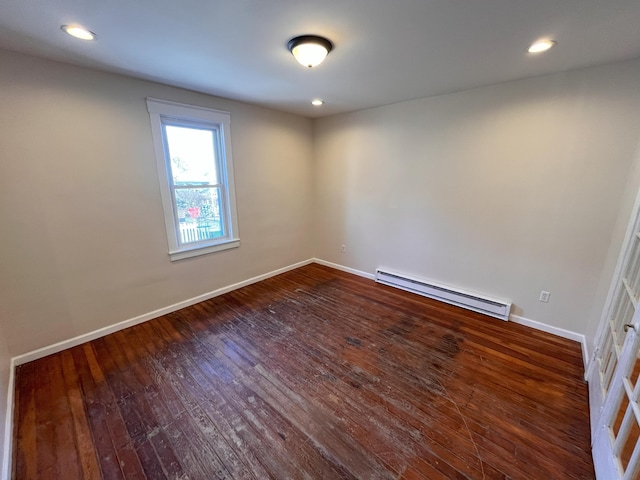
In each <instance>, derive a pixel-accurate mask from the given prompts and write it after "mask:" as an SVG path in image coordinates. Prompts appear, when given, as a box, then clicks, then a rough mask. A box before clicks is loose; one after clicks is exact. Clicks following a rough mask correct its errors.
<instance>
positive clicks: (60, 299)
mask: <svg viewBox="0 0 640 480" xmlns="http://www.w3.org/2000/svg"><path fill="white" fill-rule="evenodd" d="M147 96H150V97H155V98H161V99H167V100H173V101H178V102H183V103H190V104H196V105H202V106H207V107H212V108H217V109H222V110H227V111H230V112H231V135H232V147H233V155H234V158H233V159H234V165H235V177H236V192H237V205H238V217H239V229H240V239H241V246H240V248H238V249H233V250H227V251H224V252H219V253H214V254H210V255H206V256H200V257H196V258H192V259H187V260H183V261H179V262H173V263H172V262H170V261H169V257H168V255H167V240H166V232H165V227H164V217H163V213H162V206H161V201H160V191H159V186H158V177H157V173H156V165H155V157H154V152H153V145H152V140H151V129H150V123H149V115H148V113H147V110H146V103H145V98H146V97H147ZM0 105H1V106H2V107H1V108H0V152H1V156H2V161H1V162H0V195H1V199H2V201H1V202H0V225H2V232H3V235H2V237H3V238H2V249H0V265H2V268H0V292H2V293H1V295H2V301H0V319H3V321H4V327H5V328H4V330H5V334H6V340H7V345H8V348H9V352H10V354H11V355H12V356H15V355H18V354H22V353H25V352H27V351H30V350H33V349H36V348H39V347H42V346H46V345H51V344H53V343H55V342H58V341H60V340H66V339H70V338H72V337H75V336H77V335H80V334H83V333H87V332H90V331H93V330H95V329H98V328H101V327H104V326H108V325H112V324H114V323H116V322H119V321H123V320H127V319H129V318H132V317H135V316H137V315H141V314H144V313H147V312H151V311H153V310H155V309H158V308H162V307H165V306H168V305H171V304H173V303H176V302H179V301H183V300H185V299H189V298H192V297H195V296H197V295H200V294H203V293H206V292H209V291H212V290H215V289H217V288H220V287H223V286H227V285H230V284H233V283H236V282H239V281H242V280H246V279H248V278H251V277H253V276H256V275H259V274H263V273H266V272H269V271H272V270H275V269H277V268H281V267H284V266H288V265H291V264H293V263H296V262H299V261H301V260H306V259H308V258H310V257H311V256H312V253H313V252H312V243H311V236H310V232H311V226H310V222H311V219H310V217H309V211H310V210H311V206H310V205H311V192H310V188H309V185H310V184H311V177H310V175H311V171H312V131H311V121H310V120H308V119H304V118H301V117H297V116H295V115H290V114H285V113H280V112H276V111H272V110H267V109H264V108H259V107H255V106H251V105H247V104H242V103H238V102H233V101H229V100H224V99H220V98H215V97H211V96H207V95H201V94H197V93H194V92H189V91H185V90H180V89H177V88H172V87H167V86H163V85H159V84H155V83H151V82H145V81H141V80H134V79H131V78H127V77H123V76H118V75H112V74H107V73H102V72H98V71H93V70H88V69H82V68H77V67H72V66H68V65H63V64H59V63H54V62H50V61H46V60H42V59H38V58H34V57H28V56H23V55H19V54H15V53H9V52H6V51H5V52H2V51H0Z"/></svg>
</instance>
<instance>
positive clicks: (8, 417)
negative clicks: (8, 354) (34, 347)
mask: <svg viewBox="0 0 640 480" xmlns="http://www.w3.org/2000/svg"><path fill="white" fill-rule="evenodd" d="M9 368H10V371H9V385H8V386H7V388H8V391H7V411H6V412H5V417H4V443H3V444H2V446H3V448H2V470H0V479H2V480H9V479H10V477H11V452H12V448H11V447H12V445H11V444H12V443H13V402H14V391H15V383H16V365H15V362H14V361H13V358H12V359H11V360H10V361H9Z"/></svg>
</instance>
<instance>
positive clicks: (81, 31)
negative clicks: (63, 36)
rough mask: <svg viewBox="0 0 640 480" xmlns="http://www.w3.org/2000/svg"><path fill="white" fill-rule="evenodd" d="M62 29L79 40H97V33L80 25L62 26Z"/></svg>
mask: <svg viewBox="0 0 640 480" xmlns="http://www.w3.org/2000/svg"><path fill="white" fill-rule="evenodd" d="M60 29H61V30H62V31H63V32H66V33H68V34H69V35H71V36H72V37H76V38H79V39H80V40H94V39H95V38H96V34H95V33H93V32H91V31H89V30H87V29H86V28H84V27H81V26H80V25H61V26H60Z"/></svg>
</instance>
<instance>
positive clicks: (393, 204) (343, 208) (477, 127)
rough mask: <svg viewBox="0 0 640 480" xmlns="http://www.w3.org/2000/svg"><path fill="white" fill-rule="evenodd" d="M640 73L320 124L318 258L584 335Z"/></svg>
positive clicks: (636, 118)
mask: <svg viewBox="0 0 640 480" xmlns="http://www.w3.org/2000/svg"><path fill="white" fill-rule="evenodd" d="M638 78H640V61H634V62H626V63H619V64H613V65H609V66H602V67H597V68H590V69H585V70H581V71H573V72H568V73H563V74H557V75H551V76H545V77H539V78H533V79H527V80H522V81H516V82H509V83H504V84H500V85H494V86H490V87H485V88H479V89H474V90H469V91H464V92H459V93H455V94H451V95H445V96H439V97H431V98H426V99H421V100H415V101H411V102H406V103H401V104H395V105H390V106H387V107H381V108H376V109H371V110H366V111H361V112H356V113H351V114H345V115H340V116H335V117H330V118H326V119H321V120H318V121H317V122H316V123H315V124H314V142H315V155H314V158H315V174H314V178H315V182H316V184H315V189H316V195H315V199H316V204H315V214H314V217H315V220H316V223H315V238H316V256H317V257H319V258H322V259H325V260H328V261H331V262H336V263H339V264H343V265H347V266H349V267H352V268H356V269H359V270H363V271H365V272H374V270H375V268H376V267H378V266H386V267H387V268H390V269H395V270H398V271H401V272H406V273H410V274H414V275H416V276H419V277H424V278H428V279H432V280H436V281H440V282H443V283H447V284H451V285H454V286H458V287H462V288H466V289H469V290H472V291H476V292H479V293H485V294H488V295H491V296H495V297H498V298H504V299H509V300H512V301H513V302H514V304H515V308H514V312H513V313H515V314H517V315H520V316H524V317H526V318H529V319H532V320H536V321H539V322H544V323H546V324H549V325H552V326H556V327H560V328H565V329H568V330H571V331H574V332H578V333H585V330H586V327H587V323H588V319H589V318H590V316H592V313H591V312H592V310H594V311H599V310H600V309H601V307H602V300H603V298H602V295H600V297H599V298H597V299H596V302H595V303H594V298H595V295H596V292H597V290H598V283H599V280H600V278H601V277H602V276H603V274H604V275H607V274H610V272H608V271H606V269H605V270H603V269H604V268H605V259H606V257H607V253H608V250H609V247H610V244H611V240H612V231H613V229H614V224H615V222H616V218H617V214H618V209H619V207H620V205H621V202H622V197H623V190H624V188H625V184H626V180H627V175H628V173H629V171H630V168H631V166H632V163H633V162H632V161H633V158H634V152H635V149H636V146H637V142H638V135H639V132H640V128H639V125H640V83H639V82H638ZM342 244H345V245H347V253H341V252H340V245H342ZM618 248H619V246H618ZM607 281H608V279H607ZM543 289H544V290H548V291H550V292H551V301H550V302H549V303H548V304H545V303H541V302H539V301H538V295H539V293H540V290H543Z"/></svg>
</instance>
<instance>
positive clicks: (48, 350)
mask: <svg viewBox="0 0 640 480" xmlns="http://www.w3.org/2000/svg"><path fill="white" fill-rule="evenodd" d="M310 263H313V259H312V258H310V259H308V260H304V261H302V262H298V263H294V264H293V265H289V266H287V267H283V268H279V269H277V270H273V271H271V272H268V273H264V274H262V275H258V276H256V277H252V278H249V279H248V280H243V281H242V282H238V283H234V284H233V285H228V286H226V287H222V288H218V289H217V290H213V291H212V292H208V293H203V294H202V295H198V296H197V297H193V298H189V299H187V300H183V301H182V302H178V303H174V304H173V305H169V306H166V307H163V308H159V309H158V310H154V311H152V312H149V313H144V314H142V315H139V316H137V317H134V318H130V319H129V320H124V321H122V322H118V323H115V324H113V325H109V326H107V327H103V328H99V329H98V330H94V331H92V332H89V333H84V334H82V335H78V336H77V337H74V338H71V339H69V340H63V341H61V342H58V343H55V344H53V345H49V346H47V347H42V348H39V349H37V350H33V351H31V352H28V353H24V354H22V355H18V356H17V357H13V359H12V360H13V362H14V363H15V366H18V365H22V364H24V363H27V362H31V361H33V360H37V359H39V358H43V357H46V356H47V355H51V354H54V353H58V352H61V351H62V350H66V349H67V348H72V347H75V346H77V345H81V344H83V343H85V342H89V341H91V340H95V339H96V338H100V337H104V336H105V335H109V334H110V333H114V332H118V331H120V330H124V329H125V328H129V327H133V326H134V325H138V324H139V323H143V322H146V321H148V320H151V319H153V318H157V317H161V316H162V315H166V314H168V313H172V312H175V311H177V310H180V309H181V308H185V307H189V306H191V305H195V304H196V303H200V302H204V301H205V300H209V299H210V298H214V297H217V296H219V295H223V294H225V293H228V292H231V291H233V290H237V289H238V288H242V287H246V286H247V285H251V284H252V283H257V282H260V281H261V280H265V279H267V278H270V277H275V276H276V275H280V274H281V273H284V272H288V271H289V270H294V269H296V268H299V267H302V266H304V265H309V264H310Z"/></svg>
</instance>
